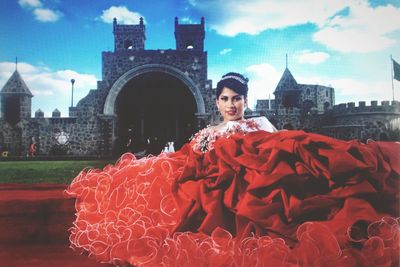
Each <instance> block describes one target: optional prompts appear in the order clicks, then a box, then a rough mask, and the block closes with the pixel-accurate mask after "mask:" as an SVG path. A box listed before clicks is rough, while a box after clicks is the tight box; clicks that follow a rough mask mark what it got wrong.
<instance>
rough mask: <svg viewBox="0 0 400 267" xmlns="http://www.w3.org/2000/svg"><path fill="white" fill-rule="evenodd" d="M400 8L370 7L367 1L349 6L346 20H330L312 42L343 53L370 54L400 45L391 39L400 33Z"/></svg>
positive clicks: (340, 18)
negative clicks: (399, 31) (391, 34)
mask: <svg viewBox="0 0 400 267" xmlns="http://www.w3.org/2000/svg"><path fill="white" fill-rule="evenodd" d="M399 18H400V8H396V7H394V6H391V5H388V6H378V7H375V8H374V7H371V6H369V4H368V2H367V1H365V0H364V1H357V2H354V3H352V4H351V5H350V6H349V12H348V15H347V16H341V15H337V16H334V17H333V18H331V19H330V20H328V22H327V23H326V25H324V26H323V27H322V28H321V29H320V30H319V31H318V32H317V33H315V34H314V36H313V39H314V40H315V41H317V42H320V43H322V44H324V45H326V46H327V47H329V48H331V49H334V50H338V51H341V52H359V53H367V52H374V51H380V50H383V49H386V48H388V47H391V46H394V45H396V44H400V43H399V40H395V39H393V38H391V37H389V36H388V34H389V33H392V32H394V31H396V30H400V23H399V20H400V19H399Z"/></svg>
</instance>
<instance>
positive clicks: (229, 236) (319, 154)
mask: <svg viewBox="0 0 400 267" xmlns="http://www.w3.org/2000/svg"><path fill="white" fill-rule="evenodd" d="M399 178H400V144H399V143H394V142H373V143H369V144H363V143H359V142H357V141H350V142H345V141H340V140H337V139H333V138H329V137H326V136H322V135H317V134H309V133H304V132H302V131H284V132H277V133H267V132H264V131H258V132H253V133H249V134H247V135H244V136H243V135H239V134H237V135H232V136H230V137H229V138H221V139H219V140H217V141H216V142H215V144H214V149H213V150H211V151H209V152H206V153H198V152H196V151H193V149H192V148H191V144H186V145H185V146H184V147H183V148H182V149H181V150H179V151H177V152H175V153H171V154H160V155H159V156H155V157H153V156H151V157H147V158H142V159H139V160H138V159H135V157H134V156H133V155H132V154H125V155H123V156H122V157H121V158H120V159H119V161H118V162H117V163H116V164H115V165H110V166H107V167H105V168H104V169H103V170H84V171H82V172H81V173H80V174H79V176H78V177H76V178H75V179H74V181H73V182H72V184H71V185H70V187H69V188H68V189H67V191H66V192H67V194H68V196H69V197H74V198H76V210H77V213H76V216H77V217H76V221H75V222H74V225H73V226H72V228H71V235H70V241H71V244H72V247H73V248H74V249H78V250H81V251H84V252H87V253H88V254H89V256H91V257H94V258H95V259H96V260H98V261H100V262H109V263H114V264H116V265H124V264H130V265H133V266H191V267H193V266H398V265H399V249H400V248H399V246H400V239H399V234H400V227H399V225H400V220H399V219H398V218H397V217H398V216H399Z"/></svg>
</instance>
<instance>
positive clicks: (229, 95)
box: [217, 87, 247, 122]
mask: <svg viewBox="0 0 400 267" xmlns="http://www.w3.org/2000/svg"><path fill="white" fill-rule="evenodd" d="M217 107H218V110H219V112H221V115H222V117H223V118H224V122H227V121H237V120H241V119H243V116H244V110H245V108H246V107H247V98H245V97H244V96H243V95H239V94H238V93H236V92H235V91H233V90H231V89H229V88H228V87H224V88H223V89H222V92H221V94H220V95H219V97H218V99H217Z"/></svg>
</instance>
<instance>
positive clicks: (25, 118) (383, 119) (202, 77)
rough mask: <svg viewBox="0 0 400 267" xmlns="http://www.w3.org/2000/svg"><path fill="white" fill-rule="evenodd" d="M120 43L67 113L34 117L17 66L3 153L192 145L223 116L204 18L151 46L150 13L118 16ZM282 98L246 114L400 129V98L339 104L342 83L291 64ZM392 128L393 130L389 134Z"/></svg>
mask: <svg viewBox="0 0 400 267" xmlns="http://www.w3.org/2000/svg"><path fill="white" fill-rule="evenodd" d="M113 35H114V51H113V52H103V53H102V80H101V81H98V83H97V88H96V89H92V90H90V92H89V93H88V95H87V96H86V97H84V98H83V99H81V100H80V101H79V102H78V104H77V105H76V107H73V106H71V107H70V108H69V116H68V117H62V116H61V114H60V112H59V111H58V110H57V109H56V110H54V111H53V113H52V116H51V117H49V118H46V117H44V114H43V112H42V111H41V110H40V109H39V110H37V111H36V112H35V114H34V116H33V117H32V116H31V100H32V97H33V95H32V93H31V92H30V90H29V88H28V86H27V85H26V84H25V82H24V81H23V78H22V77H21V75H20V74H19V72H18V71H17V70H15V72H14V73H13V74H12V76H11V77H10V78H9V80H8V81H7V82H6V84H5V85H4V86H3V88H2V89H1V91H0V101H1V114H0V129H2V131H1V132H0V151H8V152H9V154H10V155H14V156H23V155H25V154H26V153H27V149H28V147H29V145H30V143H32V142H35V143H36V145H37V152H36V153H37V154H39V155H61V154H68V155H99V156H108V155H119V154H120V153H122V152H124V151H125V149H126V144H127V140H134V141H133V142H134V143H135V146H136V149H142V146H143V144H145V143H146V142H153V143H159V144H160V148H161V147H162V146H163V144H164V143H165V142H167V141H171V140H173V141H175V144H176V146H177V147H179V146H180V145H182V144H183V143H185V142H186V141H187V140H188V138H189V137H190V136H191V135H192V134H193V133H194V132H196V131H197V130H198V129H199V128H202V127H204V126H205V125H207V124H210V123H216V122H218V121H219V120H220V116H219V114H218V112H217V110H216V107H215V104H214V103H215V94H214V93H215V88H213V86H212V81H211V80H208V76H207V67H208V65H207V52H206V51H204V38H205V31H204V18H201V22H200V23H199V24H180V23H179V20H178V18H175V40H176V49H166V50H160V49H159V50H147V49H145V40H146V31H145V25H144V23H143V19H141V20H140V22H139V24H137V25H120V24H118V22H117V20H116V19H114V22H113ZM274 94H275V99H274V100H271V101H270V100H258V101H257V106H256V109H255V110H254V111H251V110H249V109H248V110H246V116H247V117H251V116H257V115H261V116H266V117H268V118H269V119H270V121H271V122H273V123H274V124H275V125H276V126H277V128H278V129H283V128H286V129H304V130H308V131H313V132H318V133H323V134H328V135H331V136H334V137H338V138H342V139H350V138H357V139H366V138H372V139H384V138H391V137H392V136H391V133H392V132H393V130H398V129H399V128H400V104H399V102H396V101H393V102H392V103H389V102H388V101H384V102H382V105H378V104H377V102H376V101H372V102H371V105H370V106H368V105H366V104H365V102H360V103H359V105H358V107H356V106H355V104H354V103H348V104H340V105H338V106H335V103H334V101H335V99H334V97H335V95H334V89H333V88H331V87H326V86H320V85H305V84H298V83H297V82H296V80H295V79H294V77H293V75H292V74H291V73H290V71H289V69H288V68H286V69H285V71H284V73H283V76H282V78H281V80H280V81H279V83H278V86H277V88H276V90H275V92H274ZM385 135H386V136H385Z"/></svg>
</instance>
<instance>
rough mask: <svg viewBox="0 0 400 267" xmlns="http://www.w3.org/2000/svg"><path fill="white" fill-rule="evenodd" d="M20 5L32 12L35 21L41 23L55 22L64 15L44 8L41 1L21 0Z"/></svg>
mask: <svg viewBox="0 0 400 267" xmlns="http://www.w3.org/2000/svg"><path fill="white" fill-rule="evenodd" d="M18 4H19V5H20V6H21V7H23V8H25V9H27V10H29V11H31V12H32V13H33V15H34V16H35V19H36V20H38V21H40V22H55V21H57V20H59V19H60V18H61V17H62V16H63V13H61V12H60V11H58V10H52V9H49V8H46V7H44V6H43V4H42V2H41V1H40V0H19V1H18Z"/></svg>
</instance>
